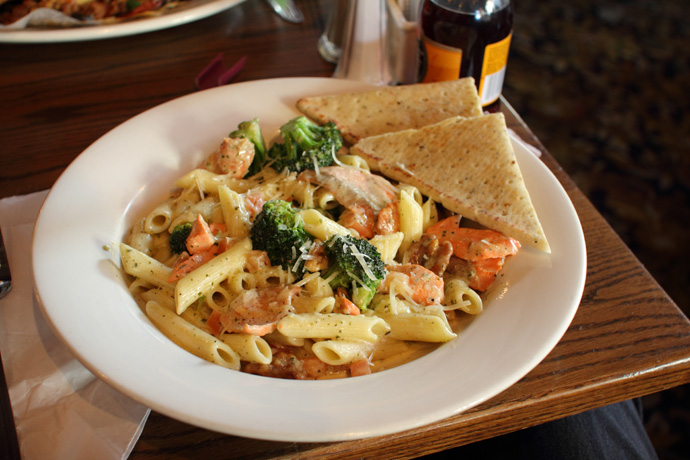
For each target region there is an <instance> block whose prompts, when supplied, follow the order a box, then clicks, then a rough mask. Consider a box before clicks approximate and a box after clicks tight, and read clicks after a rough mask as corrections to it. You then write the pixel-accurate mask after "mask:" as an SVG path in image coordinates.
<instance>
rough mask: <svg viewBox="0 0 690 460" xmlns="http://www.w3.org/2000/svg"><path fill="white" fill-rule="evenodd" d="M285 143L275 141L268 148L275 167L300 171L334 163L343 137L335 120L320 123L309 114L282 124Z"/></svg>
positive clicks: (276, 168) (281, 130)
mask: <svg viewBox="0 0 690 460" xmlns="http://www.w3.org/2000/svg"><path fill="white" fill-rule="evenodd" d="M280 135H281V137H282V138H283V142H282V143H275V144H273V145H272V146H271V148H270V149H269V151H268V156H269V158H270V159H273V160H274V162H273V163H272V165H271V166H272V167H273V169H275V170H276V171H282V170H283V169H285V168H287V169H288V170H289V171H293V172H300V171H304V170H305V169H315V166H314V165H315V164H316V165H318V167H324V166H330V165H332V164H333V163H334V158H333V157H334V156H335V154H336V152H337V151H338V150H340V148H341V147H342V146H343V138H342V137H341V136H340V131H339V130H338V128H337V127H336V126H335V123H333V122H328V123H326V124H325V125H323V126H319V125H317V124H316V123H314V122H312V121H311V120H309V119H308V118H307V117H305V116H300V117H297V118H293V119H292V120H290V121H288V122H287V123H285V124H284V125H283V126H281V127H280Z"/></svg>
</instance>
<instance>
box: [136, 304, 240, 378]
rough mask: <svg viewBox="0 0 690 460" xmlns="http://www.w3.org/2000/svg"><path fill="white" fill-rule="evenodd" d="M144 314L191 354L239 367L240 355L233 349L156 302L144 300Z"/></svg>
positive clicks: (213, 361) (233, 367)
mask: <svg viewBox="0 0 690 460" xmlns="http://www.w3.org/2000/svg"><path fill="white" fill-rule="evenodd" d="M146 315H147V316H148V317H149V319H150V320H151V322H152V323H153V324H155V325H156V327H157V328H158V329H160V330H161V332H163V334H165V336H166V337H168V338H169V339H170V340H172V341H173V342H175V343H176V344H177V345H179V346H180V347H181V348H184V349H185V350H187V351H188V352H190V353H192V354H193V355H196V356H198V357H199V358H202V359H205V360H206V361H209V362H212V363H214V364H218V365H219V366H223V367H227V368H229V369H234V370H239V369H240V356H239V354H238V353H237V352H236V351H235V350H233V349H232V348H230V346H228V345H227V344H226V343H224V342H222V341H220V340H218V339H217V338H215V337H213V336H212V335H211V334H208V333H206V332H204V331H202V330H201V329H199V328H198V327H196V326H194V325H192V324H190V323H189V322H187V321H186V320H184V319H182V318H181V317H179V316H177V315H176V314H175V313H174V312H171V311H170V310H168V309H167V308H165V307H163V306H161V305H160V304H159V303H158V302H156V301H153V300H152V301H149V302H146Z"/></svg>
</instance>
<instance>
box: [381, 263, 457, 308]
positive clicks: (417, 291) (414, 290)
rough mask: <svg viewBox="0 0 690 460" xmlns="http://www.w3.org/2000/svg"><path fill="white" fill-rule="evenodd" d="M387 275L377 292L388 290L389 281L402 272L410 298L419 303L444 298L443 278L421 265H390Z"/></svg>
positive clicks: (437, 300) (425, 303) (433, 302)
mask: <svg viewBox="0 0 690 460" xmlns="http://www.w3.org/2000/svg"><path fill="white" fill-rule="evenodd" d="M387 268H388V275H386V278H385V279H384V280H383V282H382V283H381V285H380V286H379V288H378V290H377V291H378V292H381V293H384V294H385V293H388V292H390V283H391V281H392V280H393V279H394V278H395V277H396V276H399V275H396V274H398V273H402V274H403V275H405V276H406V281H407V286H408V287H409V294H410V298H411V299H412V300H413V301H415V302H416V303H418V304H420V305H434V304H440V303H442V302H443V299H444V291H443V287H444V282H443V278H441V277H440V276H438V275H436V274H435V273H434V272H432V271H431V270H428V269H426V268H424V267H422V266H421V265H416V264H405V265H390V266H388V267H387Z"/></svg>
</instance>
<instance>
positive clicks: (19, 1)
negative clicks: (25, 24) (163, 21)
mask: <svg viewBox="0 0 690 460" xmlns="http://www.w3.org/2000/svg"><path fill="white" fill-rule="evenodd" d="M183 1H184V0H38V1H36V0H0V24H3V25H9V24H12V23H14V22H16V21H18V20H20V19H21V18H23V17H24V16H26V15H28V14H29V13H31V12H32V11H35V10H37V9H39V8H48V9H52V10H55V11H58V12H60V13H63V14H64V15H65V16H67V17H70V18H74V19H77V20H80V21H88V22H89V23H93V22H94V21H95V22H108V23H110V22H114V21H118V20H123V19H130V18H134V17H138V16H142V15H147V14H155V13H156V12H159V11H161V10H163V9H168V8H172V7H174V6H176V5H178V4H179V3H181V2H183ZM52 25H53V26H56V25H58V24H52ZM70 25H74V24H71V23H70Z"/></svg>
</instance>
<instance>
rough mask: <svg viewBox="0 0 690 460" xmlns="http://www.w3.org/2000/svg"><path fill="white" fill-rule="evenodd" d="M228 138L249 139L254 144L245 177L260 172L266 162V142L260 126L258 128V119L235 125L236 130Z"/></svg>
mask: <svg viewBox="0 0 690 460" xmlns="http://www.w3.org/2000/svg"><path fill="white" fill-rule="evenodd" d="M228 137H232V138H240V137H243V138H245V139H249V141H251V143H252V144H254V160H252V164H251V166H249V171H248V172H247V175H246V176H245V177H249V176H253V175H254V174H256V173H258V172H259V171H261V169H262V168H263V167H264V163H265V162H266V142H264V136H263V134H261V126H259V119H258V118H254V119H253V120H250V121H243V122H242V123H240V124H239V125H237V129H236V130H235V131H233V132H231V133H230V134H229V135H228Z"/></svg>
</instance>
